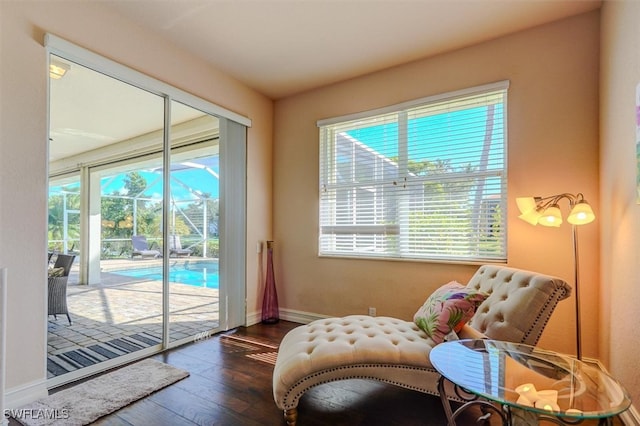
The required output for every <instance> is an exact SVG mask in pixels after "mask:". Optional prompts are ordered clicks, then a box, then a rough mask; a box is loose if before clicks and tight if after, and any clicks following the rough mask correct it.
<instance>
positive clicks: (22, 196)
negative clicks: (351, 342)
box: [0, 1, 273, 393]
mask: <svg viewBox="0 0 640 426" xmlns="http://www.w3.org/2000/svg"><path fill="white" fill-rule="evenodd" d="M0 27H1V30H0V31H1V32H0V40H1V43H2V44H1V45H0V47H1V54H2V56H1V58H2V66H1V67H0V73H1V76H0V108H1V110H0V112H1V114H0V117H1V118H0V119H1V122H0V200H3V201H2V202H0V241H1V244H0V265H1V266H6V267H8V268H9V309H8V323H9V330H8V336H7V338H8V342H7V344H8V348H9V350H8V354H7V387H8V388H9V389H8V390H9V391H12V390H15V391H16V392H19V391H20V390H25V392H27V393H28V392H29V389H30V387H37V386H40V387H41V386H42V385H41V384H42V383H43V381H44V379H45V378H46V372H45V349H46V348H45V341H46V320H45V317H46V315H45V313H46V300H45V290H44V287H43V283H45V282H46V266H45V265H46V262H45V252H46V247H47V245H46V236H47V230H46V218H47V214H46V206H47V203H46V200H47V198H46V189H47V188H46V182H47V176H46V170H47V150H46V148H47V139H46V136H47V128H46V117H47V94H46V87H47V78H48V75H47V72H46V52H45V49H44V47H43V36H44V33H45V32H51V33H52V34H55V35H57V36H59V37H62V38H65V39H67V40H69V41H71V42H73V43H75V44H78V45H80V46H82V47H85V48H87V49H89V50H93V51H94V52H96V53H98V54H101V55H103V56H106V57H108V58H110V59H113V60H115V61H117V62H120V63H122V64H124V65H127V66H130V67H131V68H134V69H136V70H138V71H141V72H143V73H145V74H148V75H150V76H152V77H155V78H157V79H159V80H162V81H165V82H167V83H169V84H172V85H174V86H176V87H178V88H180V89H182V90H185V91H187V92H190V93H193V94H195V95H197V96H200V97H202V98H204V99H206V100H209V101H211V102H213V103H216V104H218V105H220V106H223V107H225V108H227V109H230V110H232V111H235V112H237V113H239V114H242V115H245V116H247V117H249V118H250V119H251V120H252V121H253V127H252V128H251V129H250V130H249V133H248V186H249V187H248V227H247V231H248V237H247V238H248V241H250V243H249V244H247V247H248V248H247V257H248V265H249V266H248V268H247V281H248V289H247V297H248V300H247V311H248V312H249V313H251V312H255V311H256V310H257V309H258V308H259V306H258V301H259V300H260V298H259V297H258V296H259V294H258V289H257V287H258V282H259V278H258V276H257V268H256V266H255V265H257V264H258V257H257V256H258V255H257V254H256V250H255V242H256V241H258V240H265V239H268V238H270V237H271V222H272V220H271V198H272V197H271V187H272V185H271V157H272V146H271V142H272V123H273V116H272V114H273V103H272V101H271V100H269V99H267V98H266V97H264V96H262V95H260V94H258V93H256V92H255V91H253V90H250V89H249V88H247V87H245V86H243V85H242V84H240V83H239V82H238V81H236V80H234V79H233V78H230V77H229V76H226V75H224V74H222V73H221V72H219V71H217V70H215V69H213V68H211V67H210V66H209V65H207V64H206V63H204V62H202V61H200V60H198V59H196V58H194V57H193V56H190V55H189V54H187V53H185V52H184V51H183V50H180V49H177V48H176V47H175V46H172V45H170V44H168V43H166V42H162V41H161V40H159V39H158V38H156V37H154V35H153V34H150V33H148V32H145V31H143V30H142V29H140V28H139V27H137V26H135V25H133V24H131V23H130V22H128V21H125V20H123V19H122V18H120V17H119V16H117V15H115V14H112V13H111V12H109V11H107V10H103V9H102V8H101V6H100V5H97V4H95V3H89V2H6V1H0ZM6 200H10V202H8V201H6ZM37 265H42V267H37ZM34 266H36V267H34Z"/></svg>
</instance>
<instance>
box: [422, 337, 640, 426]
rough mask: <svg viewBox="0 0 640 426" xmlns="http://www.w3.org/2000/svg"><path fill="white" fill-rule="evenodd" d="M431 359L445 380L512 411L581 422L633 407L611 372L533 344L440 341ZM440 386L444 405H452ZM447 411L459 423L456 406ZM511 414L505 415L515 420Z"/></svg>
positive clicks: (601, 417) (493, 341)
mask: <svg viewBox="0 0 640 426" xmlns="http://www.w3.org/2000/svg"><path fill="white" fill-rule="evenodd" d="M429 357H430V360H431V363H432V364H433V367H434V368H435V369H436V370H437V371H438V373H440V374H441V376H442V377H443V378H444V379H447V380H448V381H450V382H451V383H453V384H454V385H455V386H457V387H459V388H461V389H463V390H464V391H466V392H468V393H470V394H472V395H474V396H477V397H480V398H483V399H485V400H488V401H493V402H496V403H498V404H500V405H501V406H502V407H503V408H505V409H506V410H507V412H509V411H510V409H519V410H524V411H527V412H531V413H536V414H537V415H539V416H542V417H545V418H549V417H551V418H560V419H565V420H566V422H567V423H577V422H579V420H580V419H605V418H610V417H612V416H615V415H617V414H620V413H622V412H623V411H625V410H627V409H628V408H629V407H630V405H631V398H630V396H629V393H628V392H627V391H626V390H625V389H624V388H623V387H622V385H621V384H620V383H619V382H617V381H616V380H615V379H613V378H612V377H611V376H609V375H608V374H606V373H604V372H603V371H601V370H599V369H598V368H595V367H593V366H590V365H588V364H585V363H584V362H582V361H579V360H577V359H575V358H573V357H569V356H567V355H562V354H559V353H556V352H552V351H547V350H543V349H540V348H536V347H533V346H528V345H523V344H518V343H510V342H501V341H496V340H456V341H451V342H445V343H441V344H439V345H437V346H436V347H434V348H433V349H432V350H431V352H430V355H429ZM441 381H442V379H441ZM440 385H441V384H439V388H440V391H441V395H440V396H441V398H442V400H443V404H444V403H445V401H446V402H447V404H448V401H447V399H446V396H444V395H443V393H444V392H445V390H444V386H440ZM445 411H448V413H447V416H448V417H449V419H450V424H455V423H453V422H452V421H451V417H452V415H453V414H454V413H451V409H450V407H449V408H448V409H447V407H445ZM458 411H459V410H458ZM454 417H455V416H454ZM507 417H508V416H506V417H503V418H504V419H505V423H506V424H509V422H508V421H507ZM558 423H559V424H564V422H558Z"/></svg>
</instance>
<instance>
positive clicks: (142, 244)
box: [131, 235, 162, 258]
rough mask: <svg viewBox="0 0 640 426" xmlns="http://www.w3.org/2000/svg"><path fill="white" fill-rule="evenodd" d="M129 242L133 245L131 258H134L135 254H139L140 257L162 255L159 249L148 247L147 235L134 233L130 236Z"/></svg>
mask: <svg viewBox="0 0 640 426" xmlns="http://www.w3.org/2000/svg"><path fill="white" fill-rule="evenodd" d="M131 244H132V245H133V251H132V252H131V258H134V257H136V256H140V257H141V258H145V257H153V258H157V257H162V254H161V253H160V251H158V250H155V249H151V248H149V244H147V237H145V236H144V235H134V236H133V237H131Z"/></svg>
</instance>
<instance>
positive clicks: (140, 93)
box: [47, 55, 164, 378]
mask: <svg viewBox="0 0 640 426" xmlns="http://www.w3.org/2000/svg"><path fill="white" fill-rule="evenodd" d="M51 64H52V65H54V66H55V67H57V68H59V69H64V70H65V72H64V75H62V76H60V75H57V76H55V77H54V75H53V74H52V75H51V80H50V85H49V88H50V90H49V102H50V108H49V111H50V112H49V122H50V129H49V136H50V143H49V172H50V182H49V187H50V193H49V250H53V249H55V250H56V252H60V253H71V254H75V255H76V262H75V264H74V267H73V268H72V273H71V275H70V276H69V280H68V282H67V295H66V301H67V306H68V310H69V315H70V320H71V321H70V322H69V321H67V318H66V317H65V315H57V319H56V318H54V317H53V315H50V316H48V319H49V321H48V331H49V332H48V343H49V345H48V353H47V357H48V358H47V361H48V362H47V366H48V376H49V378H53V377H58V376H65V375H66V374H67V373H69V374H70V375H73V374H74V373H75V372H76V370H80V369H83V368H92V369H94V371H96V370H99V368H106V367H101V365H103V364H107V365H114V363H116V362H117V360H119V359H123V358H124V359H127V357H129V359H131V358H134V357H135V356H137V354H136V353H137V352H138V351H140V350H144V349H146V348H149V347H151V346H157V345H159V344H161V343H162V336H163V285H162V258H161V257H160V256H154V255H151V256H149V255H145V256H134V249H133V247H132V241H133V239H132V238H133V236H134V235H141V236H143V237H145V238H146V239H147V243H148V244H149V249H150V250H154V249H156V248H157V247H161V246H162V238H163V235H162V226H161V224H162V217H163V204H162V203H163V186H162V182H163V180H162V174H161V171H162V161H163V158H162V150H163V146H164V142H163V136H164V98H163V97H161V96H158V95H155V94H153V93H150V92H148V91H145V90H142V89H140V88H138V87H135V86H132V85H130V84H127V83H124V82H122V81H120V80H118V79H115V78H112V77H109V76H107V75H105V74H102V73H99V72H97V71H95V70H92V69H90V68H87V67H85V66H82V65H79V64H77V63H75V62H72V61H69V60H66V59H64V58H61V57H59V56H55V55H51ZM52 69H53V68H52ZM159 171H160V172H159ZM157 253H160V251H158V252H157ZM52 261H53V260H52ZM145 270H153V271H156V274H155V275H153V276H148V275H143V272H144V271H145ZM76 271H77V272H76Z"/></svg>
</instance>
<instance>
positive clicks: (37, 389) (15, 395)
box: [5, 380, 49, 410]
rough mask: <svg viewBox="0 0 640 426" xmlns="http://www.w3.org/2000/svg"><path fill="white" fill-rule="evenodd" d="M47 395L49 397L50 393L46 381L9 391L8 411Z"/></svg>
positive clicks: (6, 401)
mask: <svg viewBox="0 0 640 426" xmlns="http://www.w3.org/2000/svg"><path fill="white" fill-rule="evenodd" d="M47 395H49V391H48V390H47V381H46V380H38V381H35V382H31V383H27V384H24V385H20V386H17V387H14V388H11V389H8V390H7V393H6V394H5V405H6V409H9V410H11V409H16V408H18V407H21V406H23V405H25V404H29V403H31V402H33V401H35V400H36V399H39V398H44V397H45V396H47Z"/></svg>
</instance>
